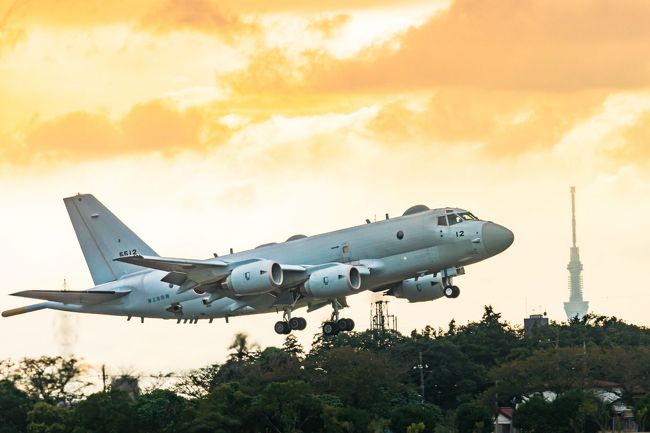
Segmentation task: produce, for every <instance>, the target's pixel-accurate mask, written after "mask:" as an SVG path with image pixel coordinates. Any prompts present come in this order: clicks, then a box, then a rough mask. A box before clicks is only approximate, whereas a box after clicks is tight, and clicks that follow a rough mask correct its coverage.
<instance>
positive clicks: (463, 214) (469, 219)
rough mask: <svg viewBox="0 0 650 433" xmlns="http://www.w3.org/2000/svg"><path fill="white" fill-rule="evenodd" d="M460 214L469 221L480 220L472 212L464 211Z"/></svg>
mask: <svg viewBox="0 0 650 433" xmlns="http://www.w3.org/2000/svg"><path fill="white" fill-rule="evenodd" d="M459 215H460V217H461V218H463V219H464V220H467V221H472V220H478V218H476V217H475V216H474V215H472V213H471V212H463V213H461V214H459Z"/></svg>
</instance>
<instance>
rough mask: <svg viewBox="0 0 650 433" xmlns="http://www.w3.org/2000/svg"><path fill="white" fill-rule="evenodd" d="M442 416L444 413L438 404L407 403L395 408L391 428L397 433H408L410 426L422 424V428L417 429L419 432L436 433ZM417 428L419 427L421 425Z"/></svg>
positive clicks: (392, 413)
mask: <svg viewBox="0 0 650 433" xmlns="http://www.w3.org/2000/svg"><path fill="white" fill-rule="evenodd" d="M441 418H442V413H441V412H440V409H439V408H438V407H437V406H434V405H432V404H406V405H401V406H397V407H396V408H395V409H393V411H392V412H391V416H390V428H391V430H392V431H393V432H395V433H406V432H407V430H408V428H409V426H411V425H418V426H419V425H421V426H422V428H421V430H417V431H418V432H420V433H422V432H424V433H434V430H435V427H436V425H437V424H438V421H440V419H441ZM417 428H418V429H419V427H417ZM412 430H413V429H412ZM413 431H415V430H413Z"/></svg>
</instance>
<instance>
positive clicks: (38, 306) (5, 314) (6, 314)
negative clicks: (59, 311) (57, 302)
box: [2, 302, 48, 317]
mask: <svg viewBox="0 0 650 433" xmlns="http://www.w3.org/2000/svg"><path fill="white" fill-rule="evenodd" d="M47 306H48V303H47V302H43V303H40V304H33V305H27V306H26V307H19V308H13V309H11V310H6V311H3V312H2V317H11V316H17V315H19V314H25V313H31V312H32V311H38V310H42V309H43V308H47Z"/></svg>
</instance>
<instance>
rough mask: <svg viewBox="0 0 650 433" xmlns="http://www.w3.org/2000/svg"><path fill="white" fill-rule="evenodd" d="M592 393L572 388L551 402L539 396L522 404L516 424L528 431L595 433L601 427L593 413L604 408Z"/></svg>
mask: <svg viewBox="0 0 650 433" xmlns="http://www.w3.org/2000/svg"><path fill="white" fill-rule="evenodd" d="M595 398H596V397H595V396H594V395H593V394H592V393H589V392H583V391H580V390H570V391H567V392H565V393H563V394H561V395H558V396H557V397H556V398H555V400H553V401H552V402H548V401H546V400H545V399H544V398H543V397H541V396H539V395H537V396H534V397H532V398H531V399H530V400H528V401H527V402H525V403H523V404H521V405H520V406H519V407H518V408H517V411H516V412H515V415H514V420H513V422H514V425H515V427H517V428H519V429H520V430H521V431H522V432H525V433H546V432H551V431H552V432H556V433H574V432H575V433H583V432H587V433H595V432H597V431H598V430H599V427H598V425H597V423H596V422H595V421H596V420H595V419H594V416H600V415H602V413H600V411H601V408H599V407H598V406H597V402H596V401H595V400H594V399H595Z"/></svg>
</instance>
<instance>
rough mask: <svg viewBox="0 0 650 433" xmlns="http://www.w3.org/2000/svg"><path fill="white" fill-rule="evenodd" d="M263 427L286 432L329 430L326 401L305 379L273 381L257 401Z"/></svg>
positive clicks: (256, 407) (258, 413) (300, 432)
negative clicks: (316, 393) (324, 402)
mask: <svg viewBox="0 0 650 433" xmlns="http://www.w3.org/2000/svg"><path fill="white" fill-rule="evenodd" d="M251 411H252V412H253V413H254V414H257V415H258V418H257V419H259V420H260V422H259V424H258V426H259V427H270V428H271V429H272V430H274V431H280V432H282V433H302V432H305V433H312V432H313V433H317V432H322V431H324V429H325V422H324V421H325V407H324V405H323V402H322V401H321V400H320V399H318V398H317V397H316V396H315V395H314V394H313V392H312V390H311V387H310V386H309V385H307V384H306V383H304V382H300V381H289V382H284V383H272V384H270V385H268V386H267V387H266V388H265V389H264V391H263V392H262V394H261V395H260V396H259V397H258V398H256V399H255V401H254V402H253V405H252V408H251Z"/></svg>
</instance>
